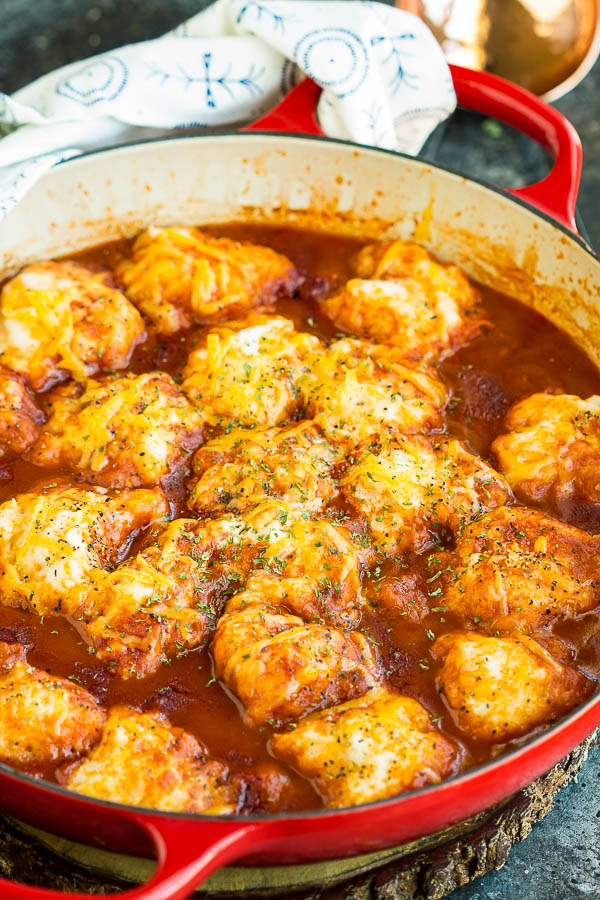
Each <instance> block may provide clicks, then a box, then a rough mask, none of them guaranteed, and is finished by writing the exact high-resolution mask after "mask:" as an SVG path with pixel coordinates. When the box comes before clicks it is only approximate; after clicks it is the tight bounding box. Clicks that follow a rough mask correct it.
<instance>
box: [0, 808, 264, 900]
mask: <svg viewBox="0 0 600 900" xmlns="http://www.w3.org/2000/svg"><path fill="white" fill-rule="evenodd" d="M128 818H129V820H130V821H131V822H136V823H137V824H138V825H139V826H140V828H141V829H142V830H143V831H145V832H146V834H147V835H148V836H149V837H150V840H151V841H152V843H153V844H154V848H155V850H156V856H157V866H156V870H155V872H154V874H153V876H152V878H151V879H150V880H149V881H147V882H146V883H145V884H142V885H140V886H139V887H135V888H131V889H129V890H125V891H123V892H122V893H119V894H116V895H115V898H116V900H185V898H187V897H189V896H190V895H191V894H192V893H193V891H194V889H195V888H196V887H197V886H198V885H199V884H200V882H201V881H203V880H204V879H205V878H208V876H209V875H210V874H211V873H212V872H214V871H216V869H220V868H221V867H222V866H224V865H227V863H230V862H232V861H233V860H235V859H239V858H241V857H242V856H246V855H248V853H249V852H250V850H252V851H254V850H256V849H257V847H258V846H259V844H260V834H261V833H262V832H268V831H269V830H270V829H269V823H268V822H248V823H247V824H240V822H239V821H237V822H236V821H231V820H229V821H228V820H226V819H222V820H219V819H217V820H215V819H213V818H211V819H202V818H200V817H199V818H198V820H197V821H190V820H189V819H183V818H181V819H180V818H178V817H172V818H171V817H168V816H165V817H158V816H157V817H151V818H149V817H148V816H138V815H136V814H135V813H134V814H132V815H130V816H128ZM0 897H2V900H89V897H90V895H89V894H87V893H86V894H70V893H69V894H65V893H63V892H62V891H54V890H50V889H48V888H42V887H35V886H32V885H27V884H20V883H16V882H14V881H7V880H5V879H4V878H0Z"/></svg>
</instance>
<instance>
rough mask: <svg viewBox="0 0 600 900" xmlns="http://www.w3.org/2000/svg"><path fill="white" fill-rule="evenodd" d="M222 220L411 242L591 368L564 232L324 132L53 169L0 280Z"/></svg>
mask: <svg viewBox="0 0 600 900" xmlns="http://www.w3.org/2000/svg"><path fill="white" fill-rule="evenodd" d="M231 221H267V222H282V221H287V222H295V223H298V224H299V225H303V226H308V227H311V228H318V229H321V230H324V231H328V232H330V233H350V234H362V235H364V236H366V237H384V236H385V237H390V236H393V237H401V238H414V239H415V240H417V241H418V242H419V243H422V244H424V245H425V246H426V247H428V248H429V249H431V250H433V251H434V252H435V253H437V254H438V255H439V256H440V257H441V258H442V259H444V260H452V261H454V262H456V263H457V264H458V265H460V266H462V267H463V268H464V269H465V270H466V272H467V273H468V274H469V275H470V276H472V277H473V278H476V279H477V280H479V281H481V282H483V283H484V284H488V285H491V286H493V287H496V288H498V289H499V290H501V291H503V292H505V293H507V294H509V295H511V296H514V297H517V298H518V299H520V300H522V301H523V302H525V303H526V304H527V305H529V306H532V307H534V308H535V309H537V310H539V311H540V312H542V313H543V314H544V315H545V316H547V317H548V318H550V319H552V320H553V321H554V322H555V323H556V324H558V325H560V326H561V327H562V328H563V329H564V330H565V331H567V332H568V333H569V334H570V335H571V336H572V337H573V338H574V339H575V340H576V341H577V343H578V344H579V345H580V346H581V347H583V348H584V349H585V350H586V351H587V352H588V354H589V355H590V356H591V357H592V359H593V360H594V361H595V362H596V363H597V364H599V365H600V263H599V262H598V261H597V260H595V259H594V258H593V257H592V256H591V255H590V254H589V253H586V252H585V251H584V250H583V249H582V248H581V247H580V246H579V245H578V244H577V242H576V241H573V240H571V239H570V238H569V237H567V236H566V235H565V234H564V232H562V231H561V230H560V229H558V228H556V227H555V226H553V225H552V224H551V223H549V222H547V221H545V220H543V219H542V218H540V217H539V216H536V215H535V213H533V212H530V211H529V210H528V209H525V208H524V207H522V206H520V205H518V204H516V203H515V202H513V201H511V200H510V199H508V198H507V197H504V196H503V195H501V194H499V193H497V192H496V191H493V190H490V189H488V188H485V187H483V186H481V185H478V184H475V183H473V182H469V181H467V180H466V179H464V178H461V177H460V176H457V175H453V174H450V173H448V172H445V171H442V170H440V169H436V168H435V167H433V166H430V165H428V164H426V163H423V162H420V161H418V160H412V159H405V158H403V157H400V156H396V155H394V154H389V153H384V152H381V151H377V150H369V149H365V148H358V147H353V146H350V145H347V144H341V143H335V142H333V141H318V140H311V139H307V138H285V137H279V136H276V135H269V136H263V135H258V134H256V135H254V134H242V135H225V136H214V137H200V138H184V139H178V140H171V141H160V142H155V143H148V144H141V145H137V146H133V147H125V148H120V149H116V150H111V151H106V152H103V153H98V154H93V155H90V156H85V157H82V158H80V159H77V160H74V161H71V162H68V163H66V164H63V165H61V166H59V167H57V168H56V169H54V170H52V171H51V172H49V173H48V174H47V175H46V176H45V177H44V178H43V179H42V180H41V181H39V182H38V183H37V185H36V186H35V187H34V188H33V189H32V190H31V191H30V193H29V194H28V195H27V196H26V197H25V199H24V200H23V201H22V202H21V204H20V205H19V206H18V207H17V208H16V209H15V210H14V211H13V212H12V213H10V215H9V216H8V217H7V218H6V219H5V220H4V221H2V222H0V276H5V275H8V274H10V273H12V272H14V271H15V270H16V269H17V268H19V267H20V266H21V265H23V264H24V263H26V262H30V261H32V260H34V259H39V258H47V257H50V256H56V255H59V254H64V253H70V252H73V251H75V250H79V249H82V248H84V247H88V246H91V245H93V244H97V243H100V242H103V241H107V240H112V239H114V238H117V237H120V236H123V235H130V234H132V233H134V232H136V231H137V230H139V229H140V228H142V227H144V226H145V225H147V224H149V223H156V224H163V225H165V224H173V223H187V224H202V223H219V222H231Z"/></svg>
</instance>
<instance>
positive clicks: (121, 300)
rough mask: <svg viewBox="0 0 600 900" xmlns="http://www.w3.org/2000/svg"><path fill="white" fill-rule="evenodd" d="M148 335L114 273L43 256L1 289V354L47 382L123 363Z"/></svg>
mask: <svg viewBox="0 0 600 900" xmlns="http://www.w3.org/2000/svg"><path fill="white" fill-rule="evenodd" d="M145 336H146V332H145V328H144V323H143V321H142V317H141V316H140V314H139V312H138V311H137V309H136V308H135V307H134V306H132V304H131V303H130V302H129V300H127V298H126V297H125V296H124V295H123V294H122V293H121V292H120V291H116V290H115V289H114V288H113V287H112V286H111V274H110V272H107V271H100V272H98V271H92V270H91V269H88V268H86V267H85V266H82V265H79V264H78V263H74V262H68V261H65V262H39V263H34V264H33V265H31V266H26V267H25V268H24V269H23V270H22V271H21V272H20V273H19V274H18V275H16V276H15V277H14V278H11V279H10V281H8V282H7V283H6V284H5V285H4V287H3V288H2V292H1V294H0V362H1V363H3V364H4V365H5V366H8V367H9V368H10V369H14V370H15V371H17V372H20V373H21V375H23V376H24V377H25V378H26V379H27V381H28V382H29V384H30V386H31V387H32V388H33V389H34V390H36V391H40V390H44V389H45V388H48V387H50V386H51V385H52V384H56V382H57V381H62V380H64V379H65V378H67V377H68V376H69V375H72V376H74V377H75V378H78V379H80V380H85V378H86V377H87V376H89V375H94V374H95V373H96V372H100V371H108V370H110V369H123V368H124V367H125V366H126V365H127V364H128V362H129V358H130V356H131V351H132V350H133V348H134V347H135V346H136V345H137V344H139V343H140V341H142V340H144V338H145Z"/></svg>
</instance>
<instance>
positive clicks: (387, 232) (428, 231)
mask: <svg viewBox="0 0 600 900" xmlns="http://www.w3.org/2000/svg"><path fill="white" fill-rule="evenodd" d="M240 221H244V222H267V223H290V224H293V225H298V226H302V227H311V228H319V229H322V230H323V231H325V232H327V233H342V234H350V235H361V236H364V237H367V238H380V237H400V238H404V239H408V238H414V239H416V240H417V241H418V242H419V243H422V244H423V245H424V246H426V247H427V248H428V249H431V250H432V251H433V252H435V253H437V254H438V255H439V256H440V257H441V258H442V259H444V260H452V261H454V262H456V263H457V264H458V265H460V266H461V267H463V268H464V269H465V270H466V272H467V273H468V274H469V275H470V276H472V277H474V278H476V279H477V280H479V281H480V282H482V283H484V284H489V285H492V286H493V287H496V288H498V289H499V290H501V291H503V292H505V293H507V294H509V295H511V296H515V297H517V298H518V299H520V300H522V301H523V302H525V303H526V304H528V305H530V306H531V307H533V308H535V309H537V310H539V311H540V312H542V313H543V314H544V315H546V316H547V317H548V318H549V319H551V320H552V321H553V322H555V323H556V324H558V325H559V326H560V327H562V328H563V329H564V330H566V331H567V332H568V333H569V334H570V335H571V336H572V337H573V338H574V339H575V341H576V342H577V343H578V344H579V345H580V346H581V347H582V348H583V349H585V350H586V352H587V353H588V354H589V355H590V357H591V358H592V359H593V360H594V361H595V362H596V363H600V314H599V311H600V263H599V262H598V260H597V259H596V257H595V256H594V255H593V254H592V253H591V252H590V251H589V249H588V248H587V247H586V246H585V244H584V243H583V242H582V241H581V240H580V239H579V238H578V237H576V236H575V235H573V234H572V233H570V232H569V231H568V230H567V229H565V228H563V227H562V226H559V225H557V224H556V223H555V222H553V221H552V220H551V219H550V218H549V217H545V216H544V215H542V214H540V213H538V212H536V211H534V210H532V209H531V208H529V207H528V206H526V205H525V204H523V203H521V202H519V201H518V200H517V199H515V198H513V197H509V196H508V195H507V194H505V193H504V192H503V191H500V190H498V189H495V188H492V187H489V186H486V185H484V184H482V183H481V182H478V181H475V180H473V179H471V180H469V179H466V178H465V177H463V176H461V175H459V174H457V173H456V172H452V171H450V170H448V169H444V168H441V167H439V166H434V165H432V164H430V163H427V162H424V161H422V160H418V159H413V158H411V157H404V156H402V155H399V154H395V153H390V152H387V151H382V150H374V149H372V148H364V147H358V146H356V145H354V144H349V143H345V142H342V141H334V140H330V139H321V138H315V137H311V138H308V137H291V136H286V135H280V134H274V133H268V134H263V133H260V132H254V133H246V134H238V133H236V134H222V135H217V136H214V135H206V136H200V137H186V138H177V139H172V140H159V141H150V142H146V143H144V144H139V145H135V146H127V147H120V148H115V149H111V150H106V151H100V152H97V153H91V154H87V155H85V156H82V157H79V158H77V159H75V160H71V161H69V162H67V163H64V164H62V165H60V166H58V167H56V168H55V169H53V170H51V171H50V172H49V173H47V174H46V175H45V176H44V177H43V178H42V179H41V180H40V181H39V182H38V183H37V184H36V185H35V186H34V188H33V189H32V190H31V191H30V193H29V194H28V195H27V196H26V197H25V198H24V200H23V201H22V202H21V204H19V206H18V207H17V208H16V209H15V210H14V211H13V212H12V213H11V214H10V215H9V216H8V217H7V218H6V219H5V220H4V221H3V222H1V223H0V276H2V275H3V274H4V275H6V274H9V273H10V272H12V271H14V270H15V269H16V268H18V267H19V266H20V265H23V264H24V263H27V262H29V261H31V260H34V259H39V258H47V257H51V256H55V255H58V254H61V253H72V252H75V251H77V250H81V249H83V248H85V247H88V246H92V245H94V244H98V243H101V242H103V241H107V240H111V239H115V238H118V237H120V236H122V235H127V236H129V235H132V234H134V233H135V232H136V231H137V230H139V229H140V228H143V227H145V226H146V225H148V224H151V223H156V224H200V225H202V224H211V225H216V224H219V223H230V222H240ZM599 723H600V698H599V697H598V696H594V697H592V698H591V699H590V700H589V701H587V702H586V703H585V704H582V706H580V707H579V708H578V709H576V710H574V711H573V712H572V713H571V714H570V715H569V716H567V717H566V718H565V719H563V720H562V721H561V722H559V723H557V724H556V725H554V726H552V727H551V728H549V729H548V730H547V731H545V732H544V733H542V734H538V735H536V736H534V737H533V738H531V739H530V740H529V741H527V742H526V743H524V744H523V745H522V746H521V747H519V748H517V749H516V750H514V751H511V752H510V753H508V754H506V755H505V756H503V757H499V758H497V759H494V760H491V761H489V762H487V763H484V764H481V765H480V766H477V767H475V768H474V769H471V770H469V771H467V772H465V773H463V774H461V775H458V776H455V777H454V778H452V779H449V780H448V781H447V782H442V783H441V784H439V785H434V786H429V787H426V788H422V789H420V790H419V791H416V792H412V793H411V794H409V795H407V799H410V797H411V796H415V797H417V796H419V797H421V798H422V799H423V800H425V799H426V796H427V795H430V797H434V796H435V797H439V802H440V803H441V804H443V803H444V797H445V795H446V794H447V793H448V792H449V791H451V790H453V789H455V788H456V786H457V784H460V785H464V788H465V792H466V793H471V794H474V793H475V794H476V793H477V790H476V784H477V780H478V777H479V776H481V775H484V774H485V773H486V772H487V773H488V775H489V776H492V774H493V776H494V777H493V779H492V778H490V779H489V780H488V782H486V784H488V785H489V786H490V790H493V792H494V794H493V796H492V797H490V796H486V797H483V796H481V797H479V799H473V801H472V807H473V810H472V811H475V810H476V807H478V808H479V809H484V808H486V807H487V806H488V805H490V803H493V802H496V801H497V800H498V799H500V797H506V796H508V795H510V794H511V793H513V791H514V790H516V789H518V787H520V786H523V785H524V784H526V783H528V782H529V781H531V780H532V779H533V778H535V777H537V775H539V774H541V773H542V772H543V771H546V770H547V769H548V768H550V767H551V766H552V765H553V764H554V763H555V762H557V761H558V759H560V758H561V757H562V756H563V755H564V754H565V753H566V752H568V751H569V750H570V749H572V748H573V747H574V746H575V745H576V744H577V743H579V741H580V740H582V739H583V737H584V736H585V735H586V734H588V733H589V732H591V731H592V730H593V728H594V727H595V726H596V725H598V724H599ZM0 775H1V776H2V780H3V782H4V785H5V787H6V786H7V785H8V784H9V782H12V783H13V785H14V784H15V783H16V782H20V783H21V784H22V785H23V784H24V783H27V784H28V785H30V787H31V788H35V793H36V795H37V796H38V797H39V796H42V795H44V796H46V797H48V802H50V801H51V800H52V796H53V797H55V798H56V801H58V800H62V801H63V802H67V801H69V806H70V807H71V808H72V809H75V807H76V806H77V803H78V802H79V801H75V798H72V795H70V794H69V792H67V791H65V790H64V789H63V788H61V787H58V786H55V785H49V784H44V785H42V784H40V782H39V781H37V782H36V781H34V780H33V779H31V778H30V777H29V776H27V775H21V774H19V773H16V772H15V771H14V770H12V769H10V768H9V767H6V766H0ZM492 783H493V787H491V786H492ZM57 795H59V796H57ZM82 802H83V798H82ZM401 802H402V798H398V797H394V798H389V799H388V800H382V801H376V802H374V803H371V804H367V805H366V806H364V807H357V808H356V809H355V810H343V811H340V812H336V813H332V811H331V810H319V811H316V812H311V813H295V814H294V813H292V814H289V813H286V814H282V816H281V817H278V816H275V817H273V816H267V817H265V816H264V815H262V816H261V815H257V816H252V817H249V818H245V817H244V822H246V823H249V824H250V825H251V824H252V823H255V824H256V826H258V824H259V823H264V822H265V819H268V820H269V821H272V820H273V818H275V819H279V818H281V819H282V820H283V822H284V824H285V821H287V823H288V824H289V826H290V827H291V826H292V823H293V822H297V823H298V824H300V823H301V822H302V821H304V822H308V821H309V820H311V821H314V822H315V824H316V822H317V820H323V824H325V822H326V821H327V822H329V821H331V822H332V823H333V822H334V821H335V822H339V823H340V825H339V826H338V827H341V828H343V827H349V826H350V824H351V822H352V821H353V820H356V821H358V820H359V817H360V816H361V815H362V814H363V813H364V812H366V811H367V810H370V811H372V813H373V814H375V813H376V810H377V808H380V809H381V808H382V807H384V808H388V807H389V808H390V809H392V808H393V807H394V806H397V807H398V806H399V805H400V804H401ZM428 802H429V801H428ZM85 803H86V804H87V805H88V806H89V807H90V808H91V807H94V808H96V809H98V810H99V811H101V809H102V808H104V809H106V810H108V809H109V808H113V809H115V808H119V810H120V811H121V812H123V813H124V814H125V813H127V814H128V815H129V816H130V818H131V817H132V816H134V814H135V811H134V810H132V809H131V807H125V806H119V805H118V804H107V803H103V802H100V801H91V800H88V799H86V800H85ZM139 814H140V815H146V813H145V811H143V810H140V811H139ZM148 814H149V815H150V814H151V816H152V818H153V821H154V822H160V821H166V820H170V821H171V822H173V821H174V820H179V821H180V822H182V824H183V823H186V822H191V821H193V820H192V819H191V818H190V817H189V816H187V815H186V814H176V813H157V812H156V811H148ZM199 819H200V820H205V821H207V822H213V823H214V828H215V829H218V828H221V827H226V823H223V822H222V821H221V820H212V819H209V818H208V817H199ZM238 821H241V820H240V819H238ZM342 823H346V824H345V825H344V824H342ZM390 824H391V822H390ZM423 833H424V832H423ZM224 859H225V857H224ZM15 896H16V895H15ZM140 896H141V895H140ZM156 896H158V894H157V895H156ZM178 896H179V895H178ZM182 896H183V895H182Z"/></svg>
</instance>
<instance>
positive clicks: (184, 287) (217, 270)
mask: <svg viewBox="0 0 600 900" xmlns="http://www.w3.org/2000/svg"><path fill="white" fill-rule="evenodd" d="M116 275H117V278H118V279H119V280H120V281H121V282H122V284H123V285H124V287H125V291H126V292H127V296H128V297H130V298H131V300H133V302H134V303H135V304H136V306H138V307H139V308H140V309H141V310H142V312H143V313H145V315H147V316H148V318H149V319H150V321H151V322H152V323H153V324H154V326H155V327H156V329H157V331H159V332H162V333H164V334H172V333H173V332H175V331H179V330H180V329H182V328H189V326H190V325H193V324H194V323H201V324H206V323H208V322H222V321H223V320H224V319H231V318H233V317H234V316H239V315H241V314H243V313H244V312H245V311H246V310H249V309H264V308H266V307H269V306H270V305H271V304H272V303H274V301H275V300H276V298H277V295H278V294H280V293H282V294H283V293H289V292H291V291H292V290H293V289H294V288H295V287H296V286H297V285H298V284H299V281H300V279H299V276H298V273H297V271H296V269H295V268H294V265H293V264H292V262H291V261H290V260H289V259H288V258H287V257H285V256H282V255H281V254H280V253H276V252H275V251H274V250H271V249H270V248H269V247H263V246H261V245H259V244H250V243H245V242H244V243H241V242H239V241H232V240H231V239H230V238H217V237H213V236H212V235H209V234H204V233H203V232H201V231H199V230H198V229H197V228H148V230H147V231H143V232H142V233H141V234H140V235H138V237H137V238H136V240H135V243H134V245H133V248H132V251H131V256H130V257H129V258H127V259H125V260H123V262H122V263H120V265H119V266H118V267H117V269H116Z"/></svg>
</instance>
